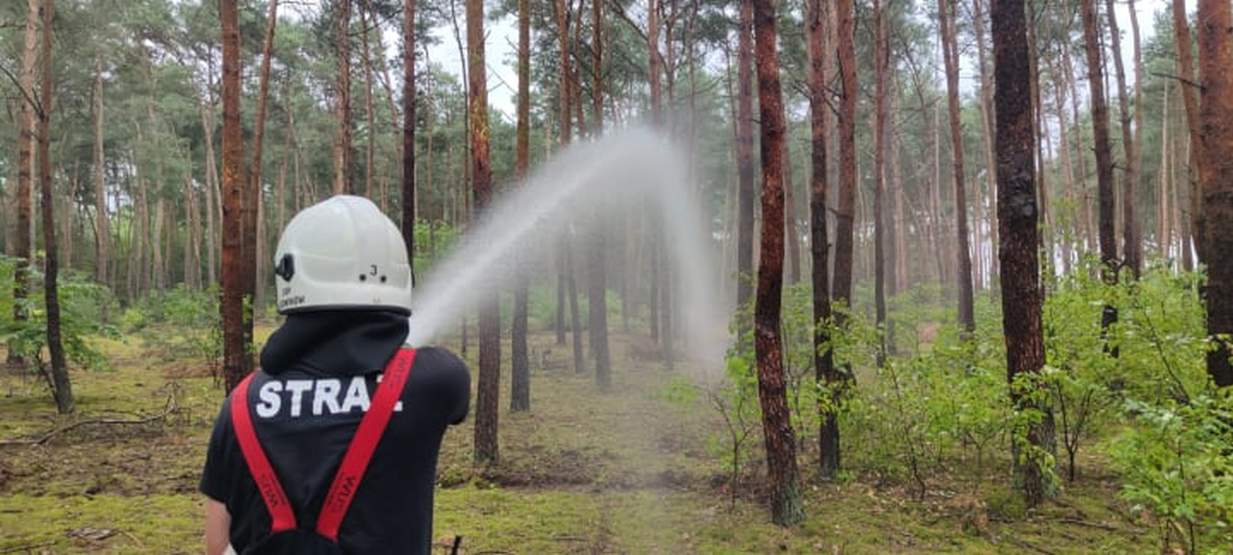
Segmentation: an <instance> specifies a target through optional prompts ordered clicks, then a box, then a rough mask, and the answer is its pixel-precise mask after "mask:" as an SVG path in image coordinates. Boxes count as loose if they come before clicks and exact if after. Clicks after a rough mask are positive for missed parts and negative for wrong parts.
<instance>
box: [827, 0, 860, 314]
mask: <svg viewBox="0 0 1233 555" xmlns="http://www.w3.org/2000/svg"><path fill="white" fill-rule="evenodd" d="M853 4H854V0H839V2H838V4H836V14H835V17H836V19H837V22H838V32H837V36H836V38H837V42H838V43H839V44H838V51H839V78H840V81H841V82H842V90H841V93H840V95H841V98H840V103H839V199H838V200H839V203H838V204H839V206H838V210H837V211H836V212H835V220H836V221H835V277H834V281H833V283H832V298H833V299H834V300H835V301H837V302H838V303H839V304H840V305H843V306H845V307H848V306H850V303H851V299H852V255H853V248H852V247H853V240H854V234H853V231H854V229H853V219H854V218H855V215H856V212H855V210H856V177H857V175H856V100H857V99H856V97H857V95H858V94H860V85H859V83H857V82H856V47H855V43H854V42H853V36H852V35H853V33H854V32H855V27H856V18H855V15H854V14H853V10H854V5H853Z"/></svg>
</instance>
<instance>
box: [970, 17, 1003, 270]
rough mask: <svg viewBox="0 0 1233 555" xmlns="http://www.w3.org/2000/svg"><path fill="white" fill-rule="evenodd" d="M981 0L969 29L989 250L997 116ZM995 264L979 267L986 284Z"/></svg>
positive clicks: (993, 240)
mask: <svg viewBox="0 0 1233 555" xmlns="http://www.w3.org/2000/svg"><path fill="white" fill-rule="evenodd" d="M984 2H985V0H972V28H973V30H974V31H975V34H976V36H975V39H976V62H977V68H978V69H979V70H980V71H979V76H980V108H981V110H980V116H981V123H982V124H983V125H984V128H983V129H982V134H981V136H982V137H983V139H984V140H983V144H984V146H985V169H986V171H985V186H986V189H987V192H988V195H989V196H988V199H989V213H988V220H987V222H988V226H989V227H988V232H989V237H988V239H989V248H990V250H992V249H993V245H996V244H997V243H998V237H997V233H998V225H997V222H995V221H994V219H995V217H996V210H994V209H993V204H994V196H995V195H996V193H997V161H996V160H995V159H994V152H993V151H994V137H993V131H994V129H993V120H994V118H995V117H996V116H997V114H996V112H997V110H996V108H995V106H994V103H993V84H992V83H990V82H989V64H988V63H987V62H986V61H985V60H987V59H988V55H987V54H986V47H985V44H986V42H985V22H986V21H987V20H986V19H985V14H984ZM978 192H980V191H979V188H978ZM977 196H979V197H980V199H981V200H980V207H979V209H978V211H979V212H981V213H983V212H984V210H985V204H984V199H985V198H986V197H985V196H984V194H979V195H977ZM978 221H979V224H978V226H977V236H978V238H979V236H980V230H981V229H982V228H983V224H985V223H986V218H985V217H984V216H983V214H980V215H978ZM984 244H985V243H984V241H980V240H978V241H977V243H976V245H977V249H978V250H979V251H981V252H983V251H984V247H983V245H984ZM978 257H979V258H982V259H983V258H984V257H980V256H978ZM997 263H998V259H997V256H992V257H990V260H989V266H988V267H987V268H986V267H985V266H984V265H981V266H980V268H981V272H985V271H986V270H988V272H989V273H990V274H989V276H988V277H989V281H988V283H987V284H988V285H992V279H993V278H992V275H991V274H994V273H997V272H998V269H997V267H996V266H997Z"/></svg>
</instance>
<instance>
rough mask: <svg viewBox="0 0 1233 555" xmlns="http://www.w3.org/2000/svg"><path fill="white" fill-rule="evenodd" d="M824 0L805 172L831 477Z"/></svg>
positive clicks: (822, 437) (834, 446)
mask: <svg viewBox="0 0 1233 555" xmlns="http://www.w3.org/2000/svg"><path fill="white" fill-rule="evenodd" d="M825 1H826V0H808V1H807V2H806V4H805V9H806V14H805V29H806V31H807V32H808V35H807V38H806V43H807V45H808V55H809V73H808V83H809V125H810V129H809V130H810V146H811V147H812V150H811V151H810V173H809V232H810V237H809V239H810V240H809V248H810V255H811V259H812V268H811V275H810V277H811V283H812V285H813V298H812V308H813V323H814V326H815V327H814V334H813V353H814V356H813V370H814V381H815V382H816V383H817V384H818V385H822V384H826V389H825V390H823V393H824V394H825V395H826V396H825V397H822V396H819V398H818V417H819V422H820V424H819V429H818V445H819V446H820V453H821V457H819V468H818V472H819V474H820V475H821V476H822V477H823V478H824V479H833V478H834V477H835V472H836V471H838V469H839V459H838V456H837V455H838V453H839V451H838V447H839V433H838V430H839V428H838V418H837V411H835V410H833V409H832V408H831V407H834V406H835V403H836V402H837V401H838V398H837V396H836V395H835V389H834V388H835V386H836V385H837V384H838V383H839V380H840V376H839V374H838V373H837V372H835V367H834V360H833V359H834V355H833V351H832V350H831V349H830V348H829V347H826V345H828V343H829V342H830V332H829V331H828V328H827V327H826V326H828V325H829V323H830V319H831V298H830V281H829V279H828V277H829V276H828V272H829V269H830V264H829V260H828V254H829V253H828V248H829V246H830V245H829V243H830V240H829V238H828V237H827V228H826V194H827V191H826V189H827V174H826V135H827V118H826V117H825V114H826V113H827V112H829V111H830V105H829V104H828V103H827V101H826V94H827V91H826V72H825V65H826V64H825V62H824V59H825V58H826V57H827V56H832V55H834V54H833V53H831V52H829V51H827V50H825V49H824V47H823V35H824V34H825V33H826V27H827V21H826V19H825V10H824V9H823V6H822V4H823V2H825Z"/></svg>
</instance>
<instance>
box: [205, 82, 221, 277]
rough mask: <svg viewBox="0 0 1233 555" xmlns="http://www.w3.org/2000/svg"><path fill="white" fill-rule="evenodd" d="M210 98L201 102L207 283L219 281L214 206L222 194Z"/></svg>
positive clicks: (217, 236) (217, 238) (217, 239)
mask: <svg viewBox="0 0 1233 555" xmlns="http://www.w3.org/2000/svg"><path fill="white" fill-rule="evenodd" d="M208 102H210V101H209V100H203V101H202V103H201V128H202V129H204V130H205V131H204V132H205V141H203V142H204V143H205V160H204V161H203V162H202V165H203V166H205V204H206V205H205V215H206V241H205V244H206V280H207V285H214V284H215V283H218V277H217V275H216V274H215V272H216V270H217V269H218V261H217V260H216V257H215V253H214V247H215V246H217V245H218V241H219V236H220V235H219V234H216V233H214V214H215V210H214V206H215V205H216V204H218V202H219V201H218V200H217V199H216V198H215V197H216V196H219V195H220V194H221V191H220V189H219V186H218V166H216V165H215V157H214V118H213V117H212V116H211V113H212V111H213V109H211V108H208V107H207V106H206V104H207V103H208Z"/></svg>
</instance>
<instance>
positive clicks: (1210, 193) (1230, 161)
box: [44, 0, 1233, 387]
mask: <svg viewBox="0 0 1233 555" xmlns="http://www.w3.org/2000/svg"><path fill="white" fill-rule="evenodd" d="M1198 21H1199V78H1200V79H1201V80H1202V83H1203V89H1202V91H1201V92H1200V98H1199V121H1200V122H1201V123H1200V127H1199V131H1200V133H1201V137H1200V138H1201V142H1200V145H1201V147H1202V152H1201V153H1200V158H1201V159H1202V162H1201V163H1200V165H1199V168H1200V170H1201V172H1200V174H1199V180H1200V182H1201V183H1202V185H1203V221H1204V228H1203V229H1202V230H1201V232H1202V233H1204V234H1205V235H1204V236H1203V240H1202V241H1201V243H1202V244H1203V255H1204V257H1205V258H1204V261H1205V262H1207V288H1206V290H1205V291H1204V297H1205V298H1206V300H1207V332H1208V334H1210V335H1211V337H1213V338H1215V348H1214V349H1211V350H1209V351H1208V352H1207V372H1208V374H1210V375H1211V377H1212V380H1213V381H1214V382H1216V385H1218V386H1221V387H1229V386H1233V361H1231V360H1230V357H1233V340H1230V339H1229V337H1230V334H1233V73H1231V72H1230V71H1229V69H1230V68H1233V6H1230V4H1229V2H1228V1H1227V0H1199V18H1198ZM44 79H46V77H44Z"/></svg>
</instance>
